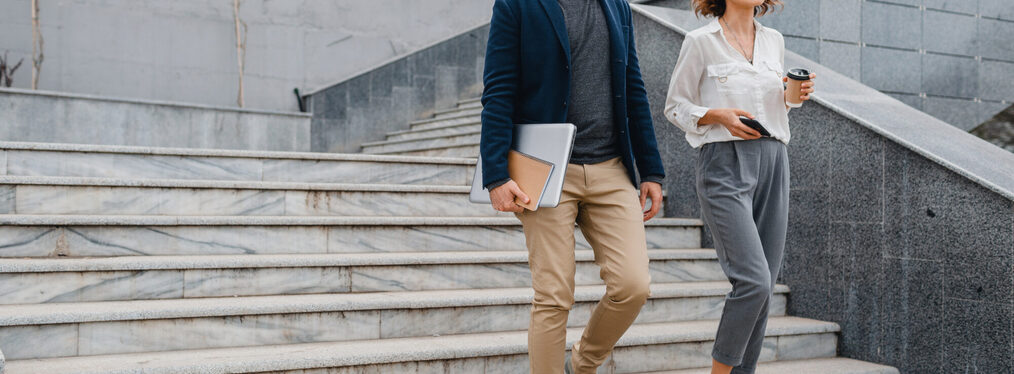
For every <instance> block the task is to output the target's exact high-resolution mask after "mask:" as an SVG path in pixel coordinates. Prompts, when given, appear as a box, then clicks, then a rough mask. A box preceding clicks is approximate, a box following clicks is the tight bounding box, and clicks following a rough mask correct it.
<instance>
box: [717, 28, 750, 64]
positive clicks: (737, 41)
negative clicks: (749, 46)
mask: <svg viewBox="0 0 1014 374" xmlns="http://www.w3.org/2000/svg"><path fill="white" fill-rule="evenodd" d="M721 20H722V23H724V24H725V28H727V29H729V33H730V34H732V40H735V41H736V45H737V46H739V50H740V52H743V58H745V59H746V60H747V61H748V62H750V64H753V59H752V58H749V57H746V56H747V54H746V48H743V43H740V42H739V37H738V36H736V32H735V31H733V30H732V27H729V22H726V21H725V18H721Z"/></svg>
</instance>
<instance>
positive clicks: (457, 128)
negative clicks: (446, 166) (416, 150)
mask: <svg viewBox="0 0 1014 374" xmlns="http://www.w3.org/2000/svg"><path fill="white" fill-rule="evenodd" d="M481 130H482V124H481V123H466V124H463V125H452V126H444V127H434V128H430V129H425V130H402V131H393V132H389V133H387V140H389V141H390V140H408V139H420V138H428V137H432V136H455V135H461V134H467V133H475V132H479V131H481Z"/></svg>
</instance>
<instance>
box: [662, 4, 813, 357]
mask: <svg viewBox="0 0 1014 374" xmlns="http://www.w3.org/2000/svg"><path fill="white" fill-rule="evenodd" d="M777 5H781V1H778V0H694V10H695V11H696V12H697V13H698V14H699V15H704V16H707V17H714V19H713V20H712V21H711V23H709V24H708V25H707V26H704V27H701V28H699V29H696V30H694V31H692V32H690V33H689V34H687V36H686V39H685V40H684V41H683V47H682V49H681V50H680V55H679V60H678V62H677V63H676V69H675V71H674V72H673V77H672V81H671V83H670V86H669V96H668V99H667V101H666V107H665V115H666V118H668V119H669V121H671V122H672V123H674V124H675V125H676V126H679V127H680V128H681V129H683V131H685V132H686V139H687V141H688V142H689V143H690V145H691V146H693V147H694V148H699V153H700V157H699V158H698V163H697V196H698V199H699V200H700V202H701V213H702V216H703V217H704V222H705V224H707V225H708V228H709V229H711V233H712V235H713V237H714V242H715V248H716V250H717V252H718V260H719V263H720V264H721V266H722V270H723V271H724V272H725V275H726V276H727V277H728V278H729V282H731V283H732V291H731V292H730V293H729V294H728V295H727V297H726V301H725V308H724V310H723V311H722V319H721V321H720V322H719V325H718V333H717V335H716V338H715V346H714V349H713V351H712V358H713V360H712V371H711V372H712V373H713V374H714V373H721V374H728V373H731V372H733V371H734V370H735V372H736V373H753V372H754V370H755V368H756V365H757V358H758V356H759V355H760V351H761V344H762V343H763V340H764V329H765V326H766V324H767V313H768V302H769V300H770V298H771V290H772V288H773V287H774V282H775V279H776V278H777V277H778V270H779V268H780V267H781V262H782V252H783V250H784V247H785V231H786V227H787V224H788V223H787V222H788V208H789V161H788V156H787V154H786V146H785V145H786V143H788V141H789V118H788V111H789V105H788V104H787V102H788V100H787V99H788V97H787V93H786V90H785V89H784V86H783V84H784V83H785V82H787V78H784V77H783V76H782V72H783V71H785V70H784V66H783V65H784V64H783V63H784V55H785V42H784V40H783V38H782V35H781V34H780V33H779V32H778V31H775V30H773V29H770V28H766V27H764V26H762V25H761V24H760V23H759V22H757V21H756V20H755V19H754V17H755V16H757V15H763V14H765V13H767V12H768V11H772V10H774V8H775V6H777ZM813 78H816V76H815V75H813V74H811V75H810V79H811V81H807V82H804V83H803V85H802V89H801V90H800V91H801V93H802V95H801V97H800V98H799V99H801V100H804V101H805V100H809V98H810V93H812V92H813V91H814V89H813V82H812V79H813ZM795 101H798V100H795ZM740 116H743V117H747V118H750V119H753V120H756V121H758V122H760V124H761V125H762V126H763V127H764V128H765V129H766V130H767V131H768V132H769V133H770V136H769V137H767V136H766V137H761V135H760V133H759V132H758V131H757V130H754V129H753V128H750V127H748V126H747V125H746V124H745V123H744V122H743V121H742V120H741V119H740Z"/></svg>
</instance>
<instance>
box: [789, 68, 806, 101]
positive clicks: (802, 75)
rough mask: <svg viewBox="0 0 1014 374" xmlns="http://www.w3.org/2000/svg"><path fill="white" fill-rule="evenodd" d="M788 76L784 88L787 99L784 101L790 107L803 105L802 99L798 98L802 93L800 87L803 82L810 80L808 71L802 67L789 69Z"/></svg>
mask: <svg viewBox="0 0 1014 374" xmlns="http://www.w3.org/2000/svg"><path fill="white" fill-rule="evenodd" d="M788 76H789V85H788V87H786V88H785V90H786V91H787V92H788V95H789V99H788V101H787V102H786V103H787V104H788V105H789V107H791V108H799V107H801V106H803V100H802V99H800V98H799V97H800V96H802V95H803V93H802V92H800V89H802V85H803V82H806V81H808V80H810V71H809V70H806V69H802V68H795V69H790V70H789V74H788Z"/></svg>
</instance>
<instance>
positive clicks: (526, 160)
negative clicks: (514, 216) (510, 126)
mask: <svg viewBox="0 0 1014 374" xmlns="http://www.w3.org/2000/svg"><path fill="white" fill-rule="evenodd" d="M553 167H554V166H553V164H552V163H550V162H548V161H544V160H540V159H537V158H535V157H532V156H529V155H527V154H524V153H521V152H518V151H515V150H511V151H510V152H508V153H507V173H509V174H510V177H511V179H512V180H514V183H517V184H518V187H519V188H521V192H524V193H525V195H528V204H525V203H523V202H521V199H514V203H516V204H518V205H520V206H522V207H524V208H525V209H528V210H536V209H539V200H540V199H541V198H542V192H543V191H545V189H546V183H549V176H550V175H551V174H552V173H553Z"/></svg>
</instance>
